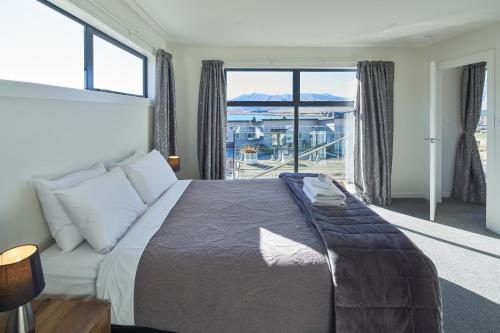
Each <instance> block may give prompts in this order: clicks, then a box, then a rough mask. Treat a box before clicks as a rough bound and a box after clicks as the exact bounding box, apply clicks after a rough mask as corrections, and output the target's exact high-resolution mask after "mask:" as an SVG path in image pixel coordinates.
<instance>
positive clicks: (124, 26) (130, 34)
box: [88, 0, 158, 54]
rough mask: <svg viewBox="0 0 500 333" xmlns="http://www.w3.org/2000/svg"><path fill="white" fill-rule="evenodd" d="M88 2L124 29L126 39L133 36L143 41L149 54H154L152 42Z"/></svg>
mask: <svg viewBox="0 0 500 333" xmlns="http://www.w3.org/2000/svg"><path fill="white" fill-rule="evenodd" d="M88 2H89V3H90V4H92V5H93V6H94V7H95V8H97V9H98V10H99V11H101V12H102V13H103V14H105V15H106V16H108V17H109V18H111V19H112V20H113V21H115V23H117V24H118V25H119V26H121V27H122V28H123V29H125V30H126V31H127V33H128V37H129V38H130V37H132V36H135V37H137V38H138V39H140V40H141V41H143V42H144V43H145V44H146V45H147V46H149V47H150V48H151V52H152V53H153V54H154V52H155V51H156V50H157V49H158V47H156V46H154V45H153V44H154V43H153V42H151V41H149V40H147V39H146V38H145V37H142V36H141V34H140V33H139V32H137V31H131V30H130V29H129V27H128V26H126V25H125V24H123V23H122V22H121V20H120V19H118V18H117V17H116V16H115V15H113V13H111V12H110V11H109V10H107V9H106V8H104V7H102V6H101V5H99V4H98V3H96V2H95V1H94V0H88Z"/></svg>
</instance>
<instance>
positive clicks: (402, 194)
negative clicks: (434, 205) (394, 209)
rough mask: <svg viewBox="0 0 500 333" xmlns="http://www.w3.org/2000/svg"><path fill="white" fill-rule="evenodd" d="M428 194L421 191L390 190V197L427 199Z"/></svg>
mask: <svg viewBox="0 0 500 333" xmlns="http://www.w3.org/2000/svg"><path fill="white" fill-rule="evenodd" d="M428 197H429V195H428V194H425V193H422V192H392V198H395V199H397V198H416V199H428Z"/></svg>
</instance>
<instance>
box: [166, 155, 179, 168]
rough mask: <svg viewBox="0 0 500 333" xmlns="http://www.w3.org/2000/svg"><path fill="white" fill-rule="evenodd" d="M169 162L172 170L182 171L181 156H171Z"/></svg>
mask: <svg viewBox="0 0 500 333" xmlns="http://www.w3.org/2000/svg"><path fill="white" fill-rule="evenodd" d="M167 162H168V164H169V165H170V167H171V168H172V170H174V171H175V172H177V171H179V170H180V169H181V158H180V157H179V156H176V155H172V156H169V157H168V158H167Z"/></svg>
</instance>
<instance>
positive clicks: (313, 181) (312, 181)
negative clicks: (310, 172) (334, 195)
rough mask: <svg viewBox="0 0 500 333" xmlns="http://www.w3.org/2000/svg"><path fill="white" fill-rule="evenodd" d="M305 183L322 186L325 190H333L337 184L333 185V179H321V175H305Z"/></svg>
mask: <svg viewBox="0 0 500 333" xmlns="http://www.w3.org/2000/svg"><path fill="white" fill-rule="evenodd" d="M303 181H304V185H305V184H311V185H313V186H316V187H321V188H322V189H325V190H333V189H334V187H335V185H333V182H332V181H321V180H320V179H319V177H304V179H303Z"/></svg>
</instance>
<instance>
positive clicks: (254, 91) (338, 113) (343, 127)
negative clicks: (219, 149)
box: [226, 69, 356, 180]
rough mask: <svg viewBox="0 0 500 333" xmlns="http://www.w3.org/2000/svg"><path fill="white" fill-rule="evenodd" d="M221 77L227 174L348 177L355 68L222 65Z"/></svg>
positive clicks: (244, 176) (234, 176)
mask: <svg viewBox="0 0 500 333" xmlns="http://www.w3.org/2000/svg"><path fill="white" fill-rule="evenodd" d="M226 79H227V99H228V102H227V107H228V108H227V109H228V115H227V138H226V161H227V162H226V178H228V179H238V178H240V179H241V178H263V177H276V176H277V175H279V174H280V173H282V172H299V171H300V172H321V173H327V174H330V175H332V176H334V177H335V178H337V179H340V180H343V179H344V180H345V179H348V178H349V177H348V176H349V175H348V173H349V172H348V171H347V168H348V167H346V165H348V162H349V161H348V155H349V149H351V148H350V147H351V144H352V132H353V130H352V125H353V121H352V119H351V118H352V111H353V107H354V99H355V95H356V71H355V69H226ZM351 150H352V149H351Z"/></svg>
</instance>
